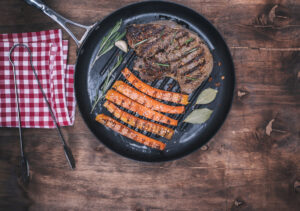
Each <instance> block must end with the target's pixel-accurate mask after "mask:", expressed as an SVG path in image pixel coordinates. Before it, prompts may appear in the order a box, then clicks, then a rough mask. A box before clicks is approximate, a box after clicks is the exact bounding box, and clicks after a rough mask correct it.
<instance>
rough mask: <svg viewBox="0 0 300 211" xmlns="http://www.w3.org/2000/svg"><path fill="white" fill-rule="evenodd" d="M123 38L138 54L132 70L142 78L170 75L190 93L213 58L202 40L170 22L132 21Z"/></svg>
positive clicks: (208, 70) (210, 64) (202, 76)
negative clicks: (134, 22)
mask: <svg viewBox="0 0 300 211" xmlns="http://www.w3.org/2000/svg"><path fill="white" fill-rule="evenodd" d="M126 37H127V40H128V44H129V46H130V47H131V48H133V49H134V50H135V52H136V54H137V56H138V58H137V60H136V61H135V65H134V68H133V69H134V70H137V71H139V73H140V77H141V78H142V79H144V80H147V81H153V80H155V79H161V78H163V77H171V78H173V79H175V80H177V81H178V83H179V86H180V88H181V91H182V92H184V93H188V94H190V93H192V92H193V91H194V90H195V89H196V88H197V87H199V86H200V85H201V83H202V82H203V81H204V80H205V79H206V78H207V77H208V76H209V75H210V73H211V71H212V68H213V57H212V55H211V53H210V51H209V49H208V47H207V46H206V44H205V43H204V42H203V40H201V39H200V38H199V37H198V35H197V34H195V33H194V32H192V31H190V30H188V29H186V28H183V27H182V26H180V25H178V24H176V23H174V22H172V21H157V22H152V23H149V24H132V25H130V26H128V27H127V34H126Z"/></svg>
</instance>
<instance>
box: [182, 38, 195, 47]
mask: <svg viewBox="0 0 300 211" xmlns="http://www.w3.org/2000/svg"><path fill="white" fill-rule="evenodd" d="M193 41H194V38H192V37H191V38H189V39H188V40H186V41H185V42H184V44H186V45H187V44H189V43H190V42H193Z"/></svg>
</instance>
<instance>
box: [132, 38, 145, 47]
mask: <svg viewBox="0 0 300 211" xmlns="http://www.w3.org/2000/svg"><path fill="white" fill-rule="evenodd" d="M148 40H149V38H148V39H144V40H142V41H140V42H137V43H135V44H134V45H133V47H134V48H135V47H136V46H138V45H140V44H143V43H144V42H147V41H148Z"/></svg>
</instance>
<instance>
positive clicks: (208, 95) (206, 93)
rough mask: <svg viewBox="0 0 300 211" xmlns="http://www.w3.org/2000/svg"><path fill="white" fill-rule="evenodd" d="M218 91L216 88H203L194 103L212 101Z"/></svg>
mask: <svg viewBox="0 0 300 211" xmlns="http://www.w3.org/2000/svg"><path fill="white" fill-rule="evenodd" d="M217 93H218V90H216V89H212V88H207V89H204V90H203V91H202V92H201V93H200V94H199V96H198V98H197V101H196V104H208V103H211V102H212V101H214V99H215V98H216V96H217Z"/></svg>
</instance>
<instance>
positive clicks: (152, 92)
mask: <svg viewBox="0 0 300 211" xmlns="http://www.w3.org/2000/svg"><path fill="white" fill-rule="evenodd" d="M122 73H123V75H124V77H125V78H126V79H127V80H128V81H129V82H130V83H131V84H132V85H133V86H134V87H135V88H137V89H138V90H140V91H141V92H143V93H145V94H147V95H149V96H151V97H154V98H157V99H160V100H165V101H169V102H173V103H179V104H183V105H187V104H188V103H189V99H188V98H189V96H188V95H185V94H180V93H176V92H168V91H165V90H161V89H156V88H154V87H152V86H150V85H148V84H146V83H144V82H142V81H141V80H140V79H138V77H136V76H135V75H134V74H133V73H132V72H130V70H129V69H128V68H127V67H126V68H125V69H124V70H122Z"/></svg>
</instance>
